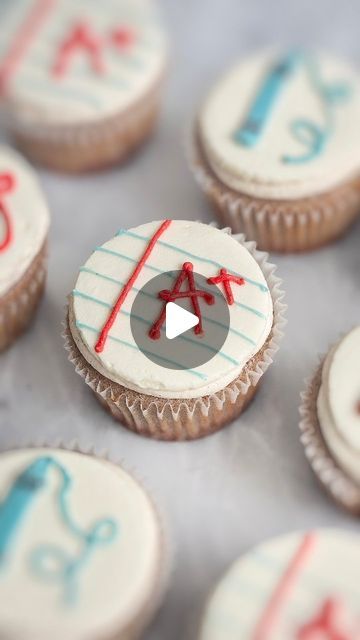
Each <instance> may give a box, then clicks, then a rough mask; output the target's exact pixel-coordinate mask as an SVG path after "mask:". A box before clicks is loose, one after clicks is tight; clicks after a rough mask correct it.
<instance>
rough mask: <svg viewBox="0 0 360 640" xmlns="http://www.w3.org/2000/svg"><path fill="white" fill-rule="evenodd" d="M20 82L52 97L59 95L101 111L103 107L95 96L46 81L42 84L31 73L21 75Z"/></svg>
mask: <svg viewBox="0 0 360 640" xmlns="http://www.w3.org/2000/svg"><path fill="white" fill-rule="evenodd" d="M20 81H21V84H22V85H28V86H31V87H32V88H34V89H36V91H41V92H42V93H47V94H49V95H50V96H56V95H58V96H61V97H62V98H66V99H72V100H74V99H75V100H79V101H80V102H85V103H87V104H89V105H91V106H92V107H94V108H95V109H98V110H99V109H101V106H102V105H101V102H100V101H99V100H98V99H96V98H94V97H93V96H90V95H86V94H85V93H81V92H78V91H77V90H76V89H66V88H65V87H64V86H61V87H60V86H59V85H56V84H54V83H52V84H48V83H47V82H46V81H45V80H44V81H43V82H42V81H41V80H38V79H36V78H34V76H33V75H32V74H29V73H27V74H26V75H21V77H20V80H19V82H20Z"/></svg>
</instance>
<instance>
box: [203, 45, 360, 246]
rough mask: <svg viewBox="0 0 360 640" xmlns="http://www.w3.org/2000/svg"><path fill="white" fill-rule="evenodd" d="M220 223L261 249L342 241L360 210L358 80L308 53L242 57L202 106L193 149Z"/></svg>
mask: <svg viewBox="0 0 360 640" xmlns="http://www.w3.org/2000/svg"><path fill="white" fill-rule="evenodd" d="M191 156H192V164H193V167H194V169H195V175H196V178H197V180H198V182H199V184H200V186H201V187H202V189H203V190H204V192H205V193H206V195H207V196H208V197H209V199H210V201H211V202H212V203H213V204H214V205H215V207H216V210H217V211H218V214H219V217H220V220H221V221H222V222H224V223H225V224H227V225H230V226H231V227H232V229H233V230H234V231H241V232H243V233H245V234H246V236H247V237H248V238H250V239H253V240H256V242H257V244H258V246H259V248H261V249H266V250H271V251H279V252H295V251H307V250H310V249H315V248H317V247H320V246H321V245H324V244H327V243H329V242H331V241H333V240H335V239H336V238H338V237H339V236H340V235H341V234H342V233H343V232H344V231H345V230H346V229H347V228H348V227H349V225H350V224H351V223H352V222H353V221H354V220H355V218H356V217H357V216H358V215H359V213H360V78H359V75H358V74H357V73H356V72H355V71H354V70H353V69H352V68H351V67H349V66H348V65H347V64H345V63H344V62H341V61H338V60H336V59H335V58H333V57H329V56H327V55H323V54H321V55H320V54H313V53H305V52H297V51H296V52H289V53H282V54H281V53H278V52H277V53H274V52H272V53H265V54H264V53H262V54H257V55H254V56H252V57H250V58H248V59H244V60H243V61H242V62H240V63H239V64H237V65H236V66H235V67H234V68H233V69H232V70H231V71H230V72H229V73H227V74H226V75H225V77H224V78H222V79H221V80H220V81H219V83H218V84H217V85H216V86H215V88H214V89H213V90H212V91H211V93H210V95H209V96H208V98H207V99H206V101H205V102H204V104H203V106H202V109H201V111H200V113H199V116H198V118H197V122H196V127H195V130H194V144H193V149H192V152H191Z"/></svg>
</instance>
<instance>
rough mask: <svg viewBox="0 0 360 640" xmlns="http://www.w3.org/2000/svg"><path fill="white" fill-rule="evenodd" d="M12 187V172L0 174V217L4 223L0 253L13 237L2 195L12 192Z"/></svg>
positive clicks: (8, 214)
mask: <svg viewBox="0 0 360 640" xmlns="http://www.w3.org/2000/svg"><path fill="white" fill-rule="evenodd" d="M14 188H15V176H14V175H13V174H12V173H3V174H0V218H3V220H4V223H5V234H4V236H3V238H0V253H2V252H4V251H6V249H7V248H8V247H9V245H10V244H11V242H12V238H13V226H12V221H11V215H10V211H9V209H8V206H7V204H6V199H5V197H4V196H6V195H8V194H10V193H12V191H13V190H14Z"/></svg>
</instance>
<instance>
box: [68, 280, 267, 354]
mask: <svg viewBox="0 0 360 640" xmlns="http://www.w3.org/2000/svg"><path fill="white" fill-rule="evenodd" d="M73 295H74V296H77V297H78V298H84V300H89V301H90V302H94V303H95V304H99V305H101V306H103V307H106V308H107V309H112V308H113V305H111V304H109V303H108V302H105V301H104V300H100V299H99V298H95V297H94V296H90V295H89V294H87V293H84V292H83V291H79V290H78V289H74V290H73ZM152 299H154V298H152ZM120 314H122V315H124V316H126V317H127V318H131V316H132V317H133V318H135V319H136V320H138V321H139V322H142V323H143V324H146V325H147V326H148V327H152V325H153V323H152V322H150V321H148V320H145V318H141V317H140V316H138V315H136V314H134V313H129V312H128V311H124V309H120ZM203 319H204V320H209V322H211V320H210V319H209V318H206V316H203ZM214 324H217V325H218V326H219V327H222V328H223V329H224V328H226V327H225V325H224V324H222V323H221V322H216V321H214ZM161 330H162V331H163V332H164V331H165V328H164V327H162V328H161ZM239 335H240V337H242V338H244V340H246V341H247V342H250V344H252V345H254V346H256V343H255V342H254V341H253V340H251V338H248V337H247V336H245V335H244V334H240V333H239ZM179 338H180V339H181V340H183V341H185V342H190V343H191V344H194V345H195V346H196V347H200V348H201V349H207V350H208V351H212V352H213V353H215V354H219V356H221V357H222V358H224V360H228V362H231V363H232V364H234V365H236V366H238V365H239V364H240V362H239V361H238V360H235V358H232V357H231V356H228V355H227V353H224V352H223V351H218V350H217V349H214V348H213V347H212V346H211V345H209V344H206V343H205V342H202V341H200V340H194V339H192V338H189V337H188V336H185V335H180V336H179Z"/></svg>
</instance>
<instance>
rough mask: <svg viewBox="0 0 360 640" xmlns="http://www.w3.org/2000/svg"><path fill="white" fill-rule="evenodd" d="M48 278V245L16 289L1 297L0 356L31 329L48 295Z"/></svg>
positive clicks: (15, 286)
mask: <svg viewBox="0 0 360 640" xmlns="http://www.w3.org/2000/svg"><path fill="white" fill-rule="evenodd" d="M46 275H47V243H46V244H45V246H44V247H43V248H42V249H41V251H40V253H39V254H38V255H37V256H36V258H35V259H34V260H33V262H32V264H31V265H30V267H29V268H28V270H27V271H26V273H25V274H24V276H23V277H22V278H21V280H20V281H19V282H18V283H17V284H16V285H14V287H13V288H12V289H11V290H10V291H9V292H8V293H6V294H5V295H4V296H3V297H0V352H1V351H3V350H5V349H6V348H7V347H9V346H10V345H11V344H12V343H13V342H14V341H15V340H16V338H17V337H19V336H20V335H21V334H22V333H23V332H24V331H25V330H26V329H27V327H28V326H29V325H30V323H31V321H32V319H33V317H34V315H35V313H36V310H37V307H38V305H39V302H40V300H41V297H42V295H43V292H44V288H45V282H46Z"/></svg>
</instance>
